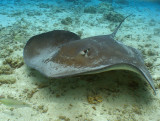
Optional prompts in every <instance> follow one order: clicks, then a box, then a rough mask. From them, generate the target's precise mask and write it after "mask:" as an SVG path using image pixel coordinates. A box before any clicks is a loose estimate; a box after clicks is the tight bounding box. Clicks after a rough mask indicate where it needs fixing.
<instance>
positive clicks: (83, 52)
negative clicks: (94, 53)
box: [80, 48, 90, 57]
mask: <svg viewBox="0 0 160 121" xmlns="http://www.w3.org/2000/svg"><path fill="white" fill-rule="evenodd" d="M89 51H90V48H88V49H85V50H82V51H80V54H81V55H83V56H85V57H88V53H89Z"/></svg>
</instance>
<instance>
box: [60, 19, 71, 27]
mask: <svg viewBox="0 0 160 121" xmlns="http://www.w3.org/2000/svg"><path fill="white" fill-rule="evenodd" d="M61 23H62V24H64V25H70V24H72V18H71V17H66V18H65V19H62V20H61Z"/></svg>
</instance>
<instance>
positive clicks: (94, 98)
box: [87, 95, 103, 104]
mask: <svg viewBox="0 0 160 121" xmlns="http://www.w3.org/2000/svg"><path fill="white" fill-rule="evenodd" d="M87 100H88V102H89V103H90V104H97V103H101V102H102V101H103V100H102V96H99V95H95V96H88V97H87Z"/></svg>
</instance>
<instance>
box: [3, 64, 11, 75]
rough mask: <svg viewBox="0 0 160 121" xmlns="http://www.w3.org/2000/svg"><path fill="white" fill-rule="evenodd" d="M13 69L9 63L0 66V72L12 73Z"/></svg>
mask: <svg viewBox="0 0 160 121" xmlns="http://www.w3.org/2000/svg"><path fill="white" fill-rule="evenodd" d="M12 73H13V69H12V68H11V67H10V66H9V65H2V66H0V74H12Z"/></svg>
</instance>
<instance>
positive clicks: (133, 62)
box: [24, 22, 155, 91]
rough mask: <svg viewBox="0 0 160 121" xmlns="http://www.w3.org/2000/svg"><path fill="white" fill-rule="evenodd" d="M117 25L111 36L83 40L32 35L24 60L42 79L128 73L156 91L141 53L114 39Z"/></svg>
mask: <svg viewBox="0 0 160 121" xmlns="http://www.w3.org/2000/svg"><path fill="white" fill-rule="evenodd" d="M121 23H122V22H121ZM121 23H120V25H121ZM120 25H119V26H118V27H117V29H116V30H115V31H114V32H113V33H112V34H110V35H100V36H93V37H89V38H84V39H80V37H79V36H78V35H76V34H74V33H72V32H69V31H64V30H55V31H51V32H47V33H43V34H40V35H37V36H34V37H32V38H31V39H30V40H29V41H28V42H27V44H26V46H25V48H24V61H25V63H26V64H27V65H28V66H30V67H31V68H34V69H36V70H38V71H40V72H41V73H42V74H44V75H45V76H47V77H54V78H56V77H57V78H58V77H66V76H75V75H85V74H94V73H100V72H104V71H110V70H129V71H133V72H135V73H137V74H139V75H140V76H141V77H142V78H143V79H144V80H146V81H147V82H149V84H150V85H151V87H152V88H153V90H154V91H155V88H154V84H153V80H152V78H151V75H150V74H149V72H148V70H147V68H146V67H145V65H144V61H143V59H142V56H141V54H140V53H139V52H138V51H137V50H136V49H134V48H132V47H129V46H126V45H123V44H122V43H120V42H118V41H116V40H114V36H115V34H116V32H117V30H118V29H119V27H120Z"/></svg>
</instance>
